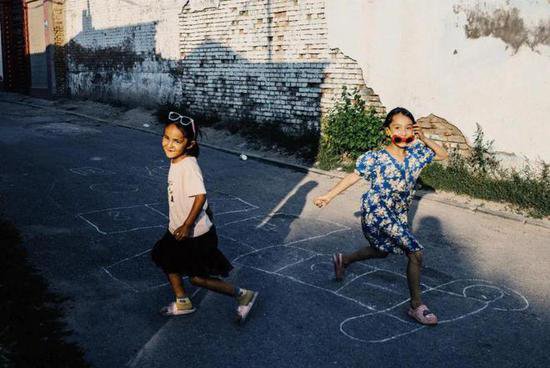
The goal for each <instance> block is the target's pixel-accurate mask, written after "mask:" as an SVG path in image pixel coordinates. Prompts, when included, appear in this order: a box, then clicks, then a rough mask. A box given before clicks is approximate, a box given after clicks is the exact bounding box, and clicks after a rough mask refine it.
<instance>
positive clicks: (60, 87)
mask: <svg viewBox="0 0 550 368" xmlns="http://www.w3.org/2000/svg"><path fill="white" fill-rule="evenodd" d="M52 20H53V25H52V26H53V27H52V28H53V45H54V55H53V58H54V75H55V91H53V93H54V95H55V96H65V95H67V78H66V76H67V53H66V48H65V3H64V2H52Z"/></svg>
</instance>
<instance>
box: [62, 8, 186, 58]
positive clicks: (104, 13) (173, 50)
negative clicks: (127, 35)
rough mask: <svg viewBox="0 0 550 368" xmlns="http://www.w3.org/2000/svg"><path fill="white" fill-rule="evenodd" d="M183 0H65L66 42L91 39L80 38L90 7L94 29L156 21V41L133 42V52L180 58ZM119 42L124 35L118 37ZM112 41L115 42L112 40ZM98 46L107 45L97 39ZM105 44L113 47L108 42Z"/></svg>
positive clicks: (107, 28) (121, 27) (110, 28)
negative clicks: (152, 52) (179, 16)
mask: <svg viewBox="0 0 550 368" xmlns="http://www.w3.org/2000/svg"><path fill="white" fill-rule="evenodd" d="M186 2H187V1H186V0H156V1H151V0H66V1H65V4H66V8H65V9H66V14H67V15H66V17H67V19H66V37H67V41H69V40H71V39H75V38H76V39H77V40H78V41H79V43H83V46H86V47H89V46H91V45H89V44H86V43H87V42H88V41H90V40H85V39H79V37H78V35H79V34H81V33H82V31H83V14H84V11H87V10H88V9H89V10H90V14H91V23H92V24H91V26H92V27H93V28H94V29H95V30H113V29H123V28H124V27H131V26H135V25H139V24H150V23H153V22H155V23H156V24H155V42H154V44H151V43H150V42H149V40H148V39H147V38H144V41H145V42H144V43H143V44H139V40H138V43H137V44H136V45H135V46H136V51H138V52H141V51H152V50H151V48H154V49H155V51H156V52H157V53H158V54H160V56H161V57H163V58H164V59H171V60H175V59H178V58H179V40H178V37H179V27H178V23H179V18H178V14H179V13H180V12H181V9H182V7H183V5H184V4H185V3H186ZM117 39H118V41H119V42H122V41H124V37H118V38H117ZM113 42H114V41H113ZM99 45H100V46H106V43H105V41H104V40H99ZM107 45H108V46H113V45H110V44H107Z"/></svg>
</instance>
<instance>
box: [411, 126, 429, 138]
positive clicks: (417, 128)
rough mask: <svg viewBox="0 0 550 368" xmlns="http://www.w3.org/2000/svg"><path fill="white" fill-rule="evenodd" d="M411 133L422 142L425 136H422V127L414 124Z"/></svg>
mask: <svg viewBox="0 0 550 368" xmlns="http://www.w3.org/2000/svg"><path fill="white" fill-rule="evenodd" d="M413 131H414V135H415V136H416V138H418V139H420V140H421V141H424V139H425V138H426V136H425V135H424V132H423V131H422V127H421V126H420V125H418V124H414V125H413Z"/></svg>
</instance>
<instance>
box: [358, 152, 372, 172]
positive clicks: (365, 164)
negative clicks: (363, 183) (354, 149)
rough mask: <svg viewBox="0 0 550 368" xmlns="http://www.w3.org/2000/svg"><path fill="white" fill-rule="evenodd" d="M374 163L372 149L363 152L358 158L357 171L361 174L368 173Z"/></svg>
mask: <svg viewBox="0 0 550 368" xmlns="http://www.w3.org/2000/svg"><path fill="white" fill-rule="evenodd" d="M373 163H374V157H373V154H372V151H368V152H365V153H363V154H362V155H361V156H359V158H357V162H356V163H355V173H356V174H358V175H360V176H365V175H367V174H368V173H369V172H370V171H371V169H372V164H373Z"/></svg>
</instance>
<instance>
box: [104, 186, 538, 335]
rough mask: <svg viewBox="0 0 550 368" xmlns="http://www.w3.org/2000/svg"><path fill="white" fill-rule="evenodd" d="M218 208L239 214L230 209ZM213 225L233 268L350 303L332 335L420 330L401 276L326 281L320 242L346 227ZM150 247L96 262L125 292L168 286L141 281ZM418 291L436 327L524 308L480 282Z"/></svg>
mask: <svg viewBox="0 0 550 368" xmlns="http://www.w3.org/2000/svg"><path fill="white" fill-rule="evenodd" d="M220 196H221V197H224V196H225V198H231V197H228V196H227V195H224V194H220ZM213 197H214V198H215V196H213ZM214 198H213V203H214V202H215V201H214ZM235 198H236V197H235ZM235 198H234V199H233V200H234V204H235V203H236V204H239V205H243V204H246V203H248V202H246V201H243V202H240V201H238V200H236V199H235ZM218 203H223V202H218ZM251 206H253V207H254V208H257V206H254V205H251ZM150 207H154V205H150ZM246 208H249V207H246ZM225 210H227V211H225ZM220 212H221V213H223V212H227V213H231V214H233V215H235V214H236V213H238V212H236V210H235V209H232V208H231V207H230V206H229V207H226V208H224V209H222V210H221V211H220ZM245 212H246V211H245ZM266 219H267V221H266ZM165 220H166V219H165ZM260 224H261V226H258V225H260ZM217 229H218V234H219V237H220V240H221V241H220V247H221V248H222V250H223V252H224V253H226V254H227V255H228V257H229V258H230V259H232V263H233V264H234V265H235V266H240V267H245V268H248V269H251V270H254V271H257V272H262V273H265V274H268V275H272V276H276V277H281V278H284V279H286V280H289V281H291V282H293V283H297V284H300V285H302V286H306V287H309V288H311V289H313V290H315V291H316V292H319V293H328V295H329V296H331V297H336V298H339V299H341V300H342V301H344V302H345V303H351V305H352V306H353V308H352V309H353V310H355V312H354V313H352V315H351V316H350V314H347V316H346V317H342V320H341V322H340V323H339V324H338V326H339V327H338V329H339V332H340V333H341V334H342V335H343V336H345V337H347V338H349V339H351V340H354V341H357V342H362V343H373V344H375V343H386V342H391V341H395V340H396V339H399V338H401V337H404V336H407V335H411V334H414V333H416V332H419V331H421V330H423V329H424V328H426V326H422V325H419V324H418V323H416V322H415V321H413V320H412V319H410V318H409V317H408V316H407V315H406V313H405V311H406V309H407V307H408V302H409V295H408V289H407V287H406V285H407V283H406V278H405V276H404V275H403V274H401V273H398V272H394V271H391V270H388V269H384V268H379V267H374V266H372V265H370V264H366V263H362V262H359V263H357V264H354V265H353V266H352V267H350V269H349V270H348V272H347V279H346V281H345V282H344V283H337V282H335V281H334V280H333V270H332V264H331V262H330V257H331V256H330V254H327V253H326V249H327V241H328V239H330V237H332V239H333V240H336V238H334V236H340V235H343V234H344V233H345V232H348V231H350V230H351V229H350V227H348V226H345V225H343V224H339V223H337V222H333V221H328V220H324V219H318V218H309V217H305V216H300V215H297V214H291V213H284V212H276V213H269V214H267V215H266V214H258V215H254V216H246V215H245V217H244V218H236V219H235V218H234V216H230V219H229V221H225V222H222V221H220V222H218V225H217ZM149 252H150V249H147V250H145V251H142V252H140V253H137V254H135V255H132V256H129V257H127V258H124V259H121V260H119V261H117V262H115V263H112V264H110V265H108V266H105V267H103V270H104V272H105V273H106V274H107V275H109V276H110V277H111V278H112V279H113V280H114V281H116V282H118V283H119V284H121V285H124V286H125V287H126V289H128V290H130V291H132V292H136V293H138V292H146V291H150V290H153V289H157V288H160V287H164V286H166V285H167V284H166V282H164V280H163V279H162V278H161V277H160V276H159V277H158V278H156V279H154V280H153V279H151V280H148V281H144V275H145V274H150V275H151V276H149V277H150V278H154V277H156V276H154V275H156V274H158V272H157V273H155V272H154V271H153V268H154V266H153V265H152V264H151V262H150V260H149V254H148V253H149ZM144 265H146V266H144ZM143 267H151V272H143ZM426 278H428V279H430V277H426ZM438 278H439V277H438ZM136 280H137V281H136ZM434 280H435V278H434ZM421 289H422V293H423V294H424V295H425V297H426V298H427V299H429V300H430V301H433V305H434V307H438V308H436V310H435V311H436V312H437V313H438V315H439V317H440V325H445V324H449V323H452V322H457V321H461V320H464V319H466V318H469V317H472V316H475V315H477V314H479V313H487V314H488V315H489V316H490V314H491V313H493V314H494V313H502V312H518V311H523V310H525V309H527V308H528V307H529V302H528V300H527V299H526V298H525V297H524V296H523V295H522V294H520V293H519V292H517V291H515V290H512V289H510V288H508V287H505V286H500V285H497V284H495V283H493V282H491V281H487V280H480V279H455V280H451V281H449V280H446V281H445V282H440V281H437V280H435V281H433V280H432V281H430V282H426V283H423V284H422V285H421ZM319 295H321V294H319Z"/></svg>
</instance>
